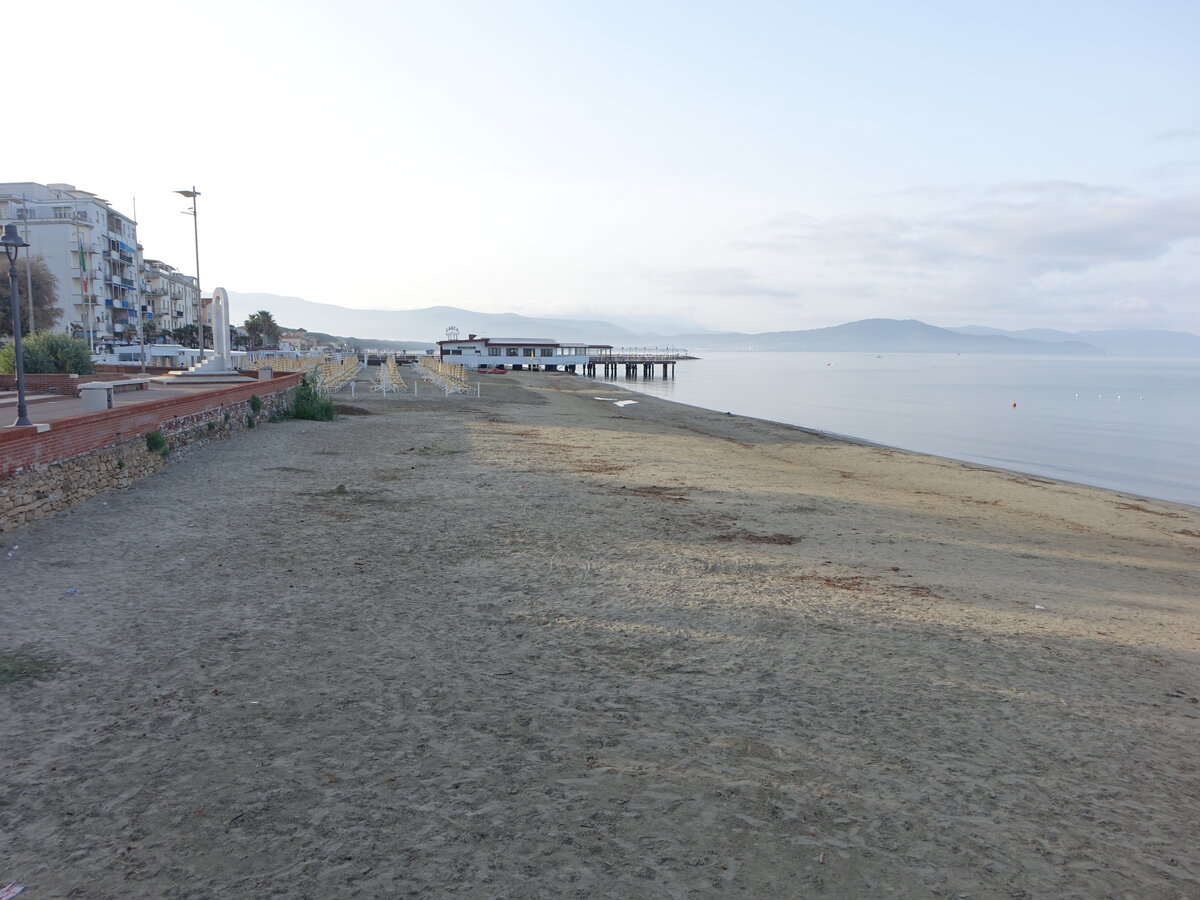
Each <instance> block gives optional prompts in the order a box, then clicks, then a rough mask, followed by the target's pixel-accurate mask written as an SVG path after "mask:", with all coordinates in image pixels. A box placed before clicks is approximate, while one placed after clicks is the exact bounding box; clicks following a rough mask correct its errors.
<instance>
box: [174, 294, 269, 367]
mask: <svg viewBox="0 0 1200 900" xmlns="http://www.w3.org/2000/svg"><path fill="white" fill-rule="evenodd" d="M201 309H203V306H201ZM212 332H213V355H212V356H210V357H208V358H207V359H205V360H204V361H203V362H200V363H198V364H196V365H194V366H192V367H191V368H190V369H187V370H182V369H181V370H178V371H174V372H172V373H171V374H170V375H163V376H162V377H160V378H155V379H154V380H155V381H162V382H167V383H171V382H174V383H176V384H178V383H180V382H185V383H187V384H233V383H234V382H238V381H254V379H253V378H251V377H250V376H248V375H242V374H241V373H240V372H238V371H237V370H236V369H234V368H233V363H232V360H231V359H230V356H229V294H228V293H226V291H225V288H222V287H219V288H217V289H216V290H214V291H213V295H212ZM200 355H201V357H202V358H203V356H204V351H203V350H201V351H200Z"/></svg>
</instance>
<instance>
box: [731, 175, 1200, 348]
mask: <svg viewBox="0 0 1200 900" xmlns="http://www.w3.org/2000/svg"><path fill="white" fill-rule="evenodd" d="M878 200H879V208H877V209H873V210H864V211H860V212H855V213H846V214H839V215H826V216H818V215H813V214H812V213H808V212H800V213H789V214H780V215H776V216H773V217H771V218H770V219H768V220H766V221H764V222H763V223H762V224H761V225H759V226H757V227H756V228H753V229H751V230H750V231H749V232H748V234H747V236H745V237H744V238H743V239H741V240H739V241H736V242H733V243H731V244H730V245H729V248H730V250H731V251H732V258H734V259H739V258H740V260H741V262H742V265H741V266H740V267H738V268H731V269H728V270H712V271H714V272H716V271H724V272H731V273H736V274H737V281H736V283H740V284H745V285H752V284H758V283H760V282H759V281H758V279H757V278H756V276H758V275H759V273H761V272H768V271H769V272H770V273H771V276H770V278H768V279H764V281H765V283H770V284H777V283H784V284H788V285H789V286H791V289H790V291H789V293H792V294H794V295H795V296H801V295H803V296H804V297H805V298H806V300H815V301H819V303H820V305H821V307H823V309H824V311H826V312H829V313H833V314H836V311H838V310H844V309H849V308H851V306H853V308H854V310H855V315H862V314H877V315H892V316H901V315H912V316H915V317H918V318H919V317H921V316H930V317H933V318H935V319H936V318H938V317H941V318H942V319H943V320H946V319H958V320H961V319H962V318H963V317H964V316H967V317H970V316H972V315H978V314H979V313H980V312H981V311H986V312H1004V313H1006V314H1009V315H1012V316H1014V317H1019V316H1022V315H1024V316H1028V317H1030V318H1038V317H1042V316H1047V315H1054V314H1063V315H1064V316H1074V315H1078V316H1079V317H1081V318H1082V317H1086V318H1088V319H1089V322H1100V320H1101V319H1102V318H1103V316H1105V315H1107V316H1109V321H1111V322H1116V323H1118V324H1120V325H1125V324H1137V323H1139V322H1141V321H1149V320H1153V321H1155V322H1156V323H1159V325H1160V326H1162V327H1166V326H1172V325H1173V327H1184V326H1190V325H1191V324H1192V323H1194V322H1195V321H1196V314H1195V313H1193V312H1192V311H1191V309H1192V306H1193V305H1194V303H1193V302H1191V301H1189V300H1188V298H1189V297H1193V298H1194V296H1195V288H1194V285H1195V284H1196V282H1197V279H1198V278H1200V253H1198V252H1197V248H1200V194H1196V193H1191V194H1185V195H1182V196H1170V195H1164V196H1156V195H1151V194H1148V193H1143V192H1138V191H1133V190H1129V189H1125V188H1119V187H1111V186H1105V185H1091V184H1083V183H1079V182H1072V181H1035V182H1011V183H1004V184H997V185H993V186H990V187H988V188H987V189H984V190H971V191H967V190H961V189H960V190H943V189H924V188H920V189H914V190H911V191H904V192H897V193H894V194H890V195H888V196H886V197H881V198H878ZM815 305H816V304H815V303H812V302H809V303H806V310H808V311H811V310H812V309H813V308H814V307H815ZM792 308H793V309H798V308H799V307H797V306H793V307H792ZM1063 324H1064V325H1066V324H1071V323H1070V322H1067V321H1064V323H1063Z"/></svg>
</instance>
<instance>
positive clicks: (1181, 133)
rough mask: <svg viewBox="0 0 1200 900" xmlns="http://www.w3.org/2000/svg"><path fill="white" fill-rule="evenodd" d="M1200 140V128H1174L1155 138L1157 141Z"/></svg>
mask: <svg viewBox="0 0 1200 900" xmlns="http://www.w3.org/2000/svg"><path fill="white" fill-rule="evenodd" d="M1198 138H1200V128H1173V129H1171V130H1170V131H1164V132H1161V133H1160V134H1156V135H1155V136H1154V140H1155V141H1194V140H1197V139H1198Z"/></svg>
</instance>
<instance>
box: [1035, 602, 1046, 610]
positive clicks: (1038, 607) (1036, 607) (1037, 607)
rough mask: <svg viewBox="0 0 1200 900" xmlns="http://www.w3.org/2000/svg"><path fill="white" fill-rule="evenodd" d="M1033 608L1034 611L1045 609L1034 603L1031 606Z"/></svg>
mask: <svg viewBox="0 0 1200 900" xmlns="http://www.w3.org/2000/svg"><path fill="white" fill-rule="evenodd" d="M1033 608H1034V609H1045V608H1046V607H1044V606H1038V605H1037V604H1036V603H1035V604H1033Z"/></svg>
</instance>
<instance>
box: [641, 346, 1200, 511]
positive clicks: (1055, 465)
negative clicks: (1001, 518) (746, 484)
mask: <svg viewBox="0 0 1200 900" xmlns="http://www.w3.org/2000/svg"><path fill="white" fill-rule="evenodd" d="M782 355H786V354H780V353H768V354H766V356H767V357H768V358H769V359H771V360H772V362H770V363H768V365H782V363H780V362H778V358H779V357H780V356H782ZM905 356H907V357H911V360H910V361H909V362H902V363H887V362H886V361H885V360H884V358H882V357H881V358H878V359H877V358H876V356H875V355H874V354H850V353H841V354H827V355H823V354H816V355H815V357H814V358H819V359H825V358H832V359H834V360H835V363H834V364H835V365H836V366H838V367H839V368H838V369H829V370H828V371H826V367H823V366H814V365H809V366H807V367H802V368H801V369H800V370H798V372H802V373H803V374H804V375H805V378H804V380H801V379H800V378H799V375H798V374H797V371H794V370H790V369H785V370H784V371H785V372H791V373H792V374H781V375H780V376H779V377H780V378H781V379H782V381H780V382H779V383H778V384H777V388H779V389H781V390H783V391H784V392H785V393H786V394H791V393H792V392H795V393H796V395H797V397H798V398H801V399H796V400H791V399H767V398H764V397H762V396H759V395H757V394H756V393H755V392H754V391H753V390H749V389H748V388H749V386H748V385H746V384H745V383H744V380H743V378H742V376H740V375H739V374H738V372H737V370H736V367H734V366H733V364H732V363H731V361H730V356H729V355H726V354H718V355H717V356H716V358H714V359H712V360H709V363H710V364H711V366H712V368H711V370H706V371H705V372H703V373H702V372H700V371H696V372H693V373H692V374H693V375H694V377H691V378H687V377H685V378H681V379H680V380H679V381H678V382H662V381H660V380H659V379H653V380H651V381H647V382H644V383H643V382H640V381H639V382H638V383H631V384H632V388H631V389H632V390H633V391H635V392H642V391H645V392H646V393H647V394H648V395H649V396H660V397H662V398H663V399H670V400H672V401H677V402H688V403H691V404H693V405H698V406H700V407H701V408H706V409H707V408H711V409H712V410H713V411H714V412H724V411H725V410H727V409H728V410H732V411H734V412H735V413H738V412H740V413H741V414H748V415H752V416H756V417H759V418H763V419H765V420H767V421H780V419H779V418H778V416H785V417H787V422H785V423H783V424H795V425H799V426H801V427H810V425H811V423H812V422H814V421H816V422H818V423H820V424H818V425H817V426H816V427H819V428H820V429H821V430H823V431H828V432H829V433H831V434H835V435H839V436H844V437H846V438H848V439H851V440H857V439H860V435H878V436H881V439H877V438H872V437H861V439H862V440H866V441H868V442H872V443H879V444H881V445H883V446H891V447H898V448H901V449H908V450H913V451H914V452H918V453H929V454H932V455H936V456H942V457H946V458H951V459H961V460H962V461H964V462H975V463H977V464H980V465H985V466H995V467H998V468H1005V469H1011V470H1013V471H1021V472H1027V473H1028V474H1032V475H1037V476H1039V477H1045V478H1054V479H1058V480H1064V481H1068V482H1071V483H1075V484H1087V485H1091V486H1094V487H1104V488H1107V489H1109V490H1119V491H1123V492H1126V493H1130V494H1139V495H1142V496H1146V497H1151V498H1155V499H1161V500H1168V501H1170V502H1175V503H1186V504H1189V505H1192V506H1197V507H1200V493H1198V492H1197V490H1196V487H1195V485H1196V482H1197V479H1200V470H1197V469H1196V467H1195V465H1194V462H1193V461H1191V460H1190V458H1189V457H1187V456H1186V454H1185V453H1184V451H1183V449H1182V448H1183V447H1186V446H1188V445H1189V444H1190V443H1194V442H1195V441H1196V440H1200V432H1197V431H1196V429H1195V428H1180V427H1172V426H1164V425H1158V426H1156V425H1154V424H1153V422H1151V421H1146V420H1145V419H1144V418H1142V419H1139V418H1138V416H1139V414H1140V411H1139V412H1135V411H1134V409H1133V408H1123V407H1122V406H1121V404H1119V403H1118V404H1116V405H1115V406H1114V407H1111V408H1105V410H1104V412H1101V410H1100V409H1099V408H1097V409H1095V410H1088V411H1086V413H1085V412H1084V411H1083V409H1082V408H1081V407H1079V406H1078V405H1077V404H1083V403H1086V402H1087V401H1086V396H1085V399H1084V400H1080V399H1079V397H1080V394H1079V393H1078V392H1079V391H1081V390H1083V392H1084V395H1086V393H1087V392H1086V390H1085V389H1084V388H1085V386H1086V385H1088V384H1089V383H1091V382H1092V381H1095V382H1096V383H1097V384H1098V385H1099V387H1098V389H1099V390H1100V391H1101V392H1102V393H1103V394H1104V395H1105V396H1109V389H1110V388H1112V387H1113V384H1112V382H1111V381H1110V380H1109V379H1108V378H1105V377H1104V376H1102V375H1099V374H1097V373H1095V372H1091V371H1090V370H1089V371H1088V372H1087V373H1083V372H1074V371H1071V372H1066V373H1064V372H1057V371H1053V370H1052V371H1043V370H1042V369H1039V371H1043V375H1044V376H1045V377H1047V378H1051V379H1053V378H1062V379H1064V380H1063V381H1062V383H1061V384H1060V385H1059V387H1060V388H1062V389H1061V390H1057V391H1049V392H1039V389H1037V387H1036V385H1030V384H1023V385H1015V386H1013V388H1012V390H1011V395H1010V396H1009V397H1008V398H1007V400H1006V401H1005V402H1002V403H1000V404H999V407H1001V408H1005V407H1008V406H1009V405H1010V404H1009V402H1007V401H1013V400H1015V401H1021V403H1020V406H1021V412H1022V413H1023V414H1024V413H1029V414H1031V416H1032V417H1030V416H1026V415H1021V416H1020V417H1019V421H1018V419H1017V418H1014V420H1013V421H1012V422H1011V423H1010V422H1008V421H1007V417H1006V416H1003V415H1002V416H1000V418H996V413H997V410H996V409H994V408H993V410H992V414H991V416H990V418H986V419H983V420H979V424H980V426H981V427H982V428H983V432H982V433H981V434H986V435H987V439H986V440H983V439H981V437H980V436H976V437H973V438H972V437H967V436H966V435H970V434H973V433H974V432H972V431H971V430H970V428H969V426H968V428H967V430H959V429H958V427H957V426H955V425H951V424H949V423H951V422H956V421H959V420H965V419H970V420H974V417H975V416H976V411H977V409H978V406H977V405H976V403H975V402H972V403H967V402H966V394H961V395H960V393H958V392H956V391H951V390H949V389H948V386H947V384H946V382H945V381H944V380H942V381H941V383H940V388H938V390H940V391H941V393H938V394H937V396H938V397H939V398H940V400H941V405H939V406H937V407H936V408H935V407H933V406H930V405H926V404H922V403H919V402H912V401H910V399H909V395H908V394H907V393H904V392H901V391H890V392H889V391H888V390H887V388H886V387H885V388H884V389H883V390H882V393H881V394H880V395H879V396H875V395H874V394H864V393H863V390H864V383H863V379H865V378H868V377H871V375H872V373H873V371H874V367H875V365H876V364H878V365H888V366H892V368H893V369H894V370H895V372H894V374H895V376H896V377H897V378H898V379H899V383H902V384H907V383H908V381H907V379H911V378H918V377H920V376H921V374H922V372H924V371H926V370H925V369H924V366H929V367H930V368H929V370H930V371H934V370H940V371H942V372H946V371H950V370H957V369H958V368H959V367H960V366H961V367H963V370H964V377H965V378H967V379H968V380H971V379H974V380H971V384H972V386H973V387H972V396H973V397H974V399H975V400H978V401H983V402H984V406H987V407H989V408H991V406H992V405H994V404H995V401H996V400H997V399H998V398H997V396H996V395H997V392H1000V399H1004V398H1003V395H1004V394H1005V393H1010V391H1009V390H1008V389H1007V388H1002V387H1001V386H1000V384H1001V382H999V381H996V380H995V379H996V378H999V377H1000V373H998V372H996V371H993V369H992V368H989V365H988V360H985V361H983V362H980V361H979V360H975V359H969V360H964V359H961V358H959V357H953V356H952V357H951V358H950V359H949V360H941V359H939V355H938V354H922V353H916V354H889V355H888V357H887V358H886V359H891V360H895V359H897V358H898V357H905ZM843 357H850V359H844V358H843ZM1068 359H1069V358H1062V359H1060V360H1059V361H1066V360H1068ZM989 360H990V358H989ZM1116 361H1117V362H1124V363H1128V362H1131V360H1116ZM1155 362H1157V363H1158V364H1159V366H1160V367H1161V365H1162V364H1163V362H1167V363H1174V364H1176V366H1180V365H1182V364H1184V363H1188V362H1191V361H1190V360H1187V359H1177V360H1169V361H1155ZM843 364H844V365H843ZM835 371H836V372H838V373H839V374H838V375H836V376H835V375H834V374H833V373H834V372H835ZM1187 371H1188V372H1189V373H1191V372H1193V371H1194V368H1192V369H1188V370H1187ZM1177 374H1178V375H1179V377H1184V373H1183V372H1179V373H1177ZM809 377H811V378H815V379H818V380H820V381H821V384H822V385H823V386H824V387H823V390H822V391H818V392H810V391H809V388H808V380H809ZM1187 377H1192V378H1193V380H1194V376H1192V375H1188V376H1187ZM980 378H982V379H984V380H983V381H982V382H981V381H979V380H978V379H980ZM1111 378H1112V380H1115V381H1118V382H1126V383H1125V384H1124V390H1125V393H1126V395H1127V398H1126V407H1129V406H1130V404H1131V402H1132V400H1133V399H1139V400H1140V399H1141V398H1140V397H1138V398H1135V397H1133V396H1132V395H1136V394H1138V393H1140V392H1141V390H1143V389H1144V390H1145V391H1146V393H1147V394H1149V393H1150V392H1151V391H1152V390H1153V391H1154V392H1155V395H1156V396H1155V397H1147V398H1146V399H1147V400H1153V401H1157V402H1160V406H1161V408H1159V409H1157V410H1156V411H1155V414H1156V415H1159V416H1161V419H1160V420H1159V421H1160V422H1171V421H1175V420H1177V419H1179V418H1181V417H1182V418H1183V419H1186V418H1187V416H1188V414H1189V412H1190V410H1189V409H1188V408H1187V407H1186V405H1185V404H1183V403H1182V398H1183V397H1185V396H1186V395H1187V392H1186V390H1185V388H1186V384H1187V383H1185V382H1172V388H1171V392H1170V393H1169V394H1168V395H1164V394H1163V392H1164V391H1165V390H1166V388H1165V387H1164V385H1163V384H1161V383H1159V381H1158V380H1157V379H1156V378H1154V377H1153V376H1152V375H1150V374H1145V375H1144V378H1146V379H1149V380H1150V381H1153V382H1155V383H1154V384H1150V383H1146V384H1145V385H1141V386H1139V385H1137V384H1136V379H1135V381H1134V383H1128V380H1129V376H1128V375H1126V376H1123V377H1120V378H1118V377H1117V376H1115V375H1114V376H1111ZM943 379H944V376H943ZM1056 383H1057V382H1056ZM1068 384H1069V385H1070V386H1069V387H1068V386H1067V385H1068ZM936 387H937V385H936V384H935V388H936ZM735 388H736V389H735ZM1031 390H1032V394H1030V393H1029V392H1030V391H1031ZM841 391H844V394H843V393H839V392H841ZM1064 391H1065V392H1066V393H1064ZM1071 391H1075V392H1077V393H1076V394H1075V399H1074V400H1073V401H1071V400H1064V399H1063V398H1064V397H1067V398H1069V397H1070V396H1071V394H1070V392H1071ZM1120 392H1121V388H1120V387H1118V388H1115V389H1113V390H1112V394H1111V395H1112V397H1117V396H1118V395H1119V394H1120ZM1091 396H1092V400H1093V401H1095V394H1092V395H1091ZM831 397H835V398H836V397H842V398H843V399H844V400H845V402H846V404H848V408H847V410H846V411H845V412H841V413H839V412H836V411H834V410H832V409H828V408H825V406H826V405H827V404H828V402H829V399H830V398H831ZM872 397H873V398H874V399H871V398H872ZM1171 398H1174V399H1171ZM706 404H711V406H709V405H706ZM873 404H875V405H876V406H877V408H875V409H873V406H872V405H873ZM1072 404H1076V405H1072ZM1132 405H1133V406H1135V407H1140V404H1132ZM1014 416H1015V412H1014ZM1047 416H1049V418H1047ZM1096 416H1101V418H1099V419H1097V418H1096ZM1109 416H1111V417H1114V418H1112V420H1111V421H1112V427H1113V428H1114V429H1115V431H1113V432H1112V433H1111V434H1110V433H1109V431H1108V429H1107V427H1100V425H1098V424H1097V423H1103V422H1105V421H1107V417H1109ZM1129 416H1133V417H1134V419H1132V420H1131V419H1129V418H1128V417H1129ZM1134 420H1137V421H1138V422H1139V423H1140V424H1137V425H1136V426H1135V425H1134V424H1133V422H1134ZM1002 423H1003V424H1002ZM826 426H829V427H826ZM1131 428H1132V429H1133V430H1130V429H1131ZM1144 431H1146V432H1147V433H1149V434H1151V435H1152V436H1153V437H1155V438H1156V443H1152V444H1149V445H1146V444H1143V443H1141V442H1140V441H1138V440H1137V439H1136V436H1140V435H1141V434H1142V433H1143V432H1144ZM1084 435H1091V436H1092V437H1091V438H1090V439H1089V440H1091V441H1092V443H1090V444H1089V443H1086V442H1085V441H1084V439H1083V436H1084ZM1111 440H1115V441H1116V442H1117V445H1116V446H1118V447H1119V451H1117V450H1113V451H1109V450H1106V451H1105V452H1101V453H1095V452H1093V451H1094V449H1095V447H1097V446H1101V447H1106V446H1107V445H1108V444H1109V442H1110V441H1111Z"/></svg>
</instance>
